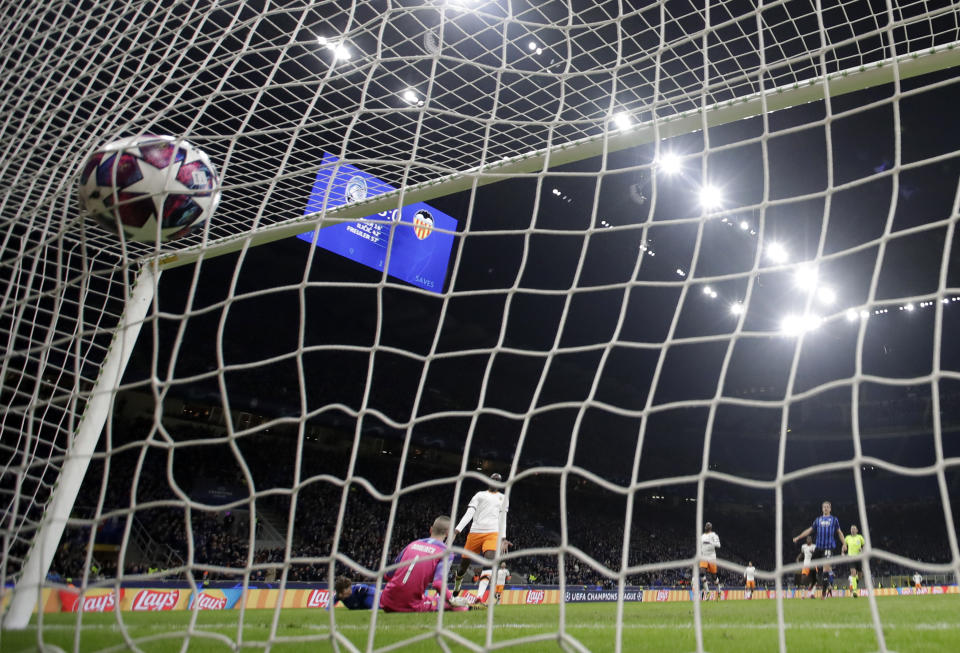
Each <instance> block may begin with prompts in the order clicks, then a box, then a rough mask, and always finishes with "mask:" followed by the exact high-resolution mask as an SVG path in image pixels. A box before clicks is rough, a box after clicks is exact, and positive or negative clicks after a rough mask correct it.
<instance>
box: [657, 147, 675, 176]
mask: <svg viewBox="0 0 960 653" xmlns="http://www.w3.org/2000/svg"><path fill="white" fill-rule="evenodd" d="M657 168H659V169H660V171H661V172H663V173H664V174H667V175H675V174H677V173H678V172H680V168H681V162H680V157H679V156H677V155H676V154H674V153H673V152H664V153H662V154H661V155H660V156H659V157H657Z"/></svg>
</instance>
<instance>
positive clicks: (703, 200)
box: [700, 185, 723, 210]
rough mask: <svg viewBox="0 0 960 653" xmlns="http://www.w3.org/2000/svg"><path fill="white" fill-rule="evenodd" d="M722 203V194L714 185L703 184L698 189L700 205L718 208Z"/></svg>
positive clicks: (707, 207)
mask: <svg viewBox="0 0 960 653" xmlns="http://www.w3.org/2000/svg"><path fill="white" fill-rule="evenodd" d="M722 203H723V194H722V193H721V192H720V189H719V188H717V187H716V186H709V185H708V186H704V187H703V188H701V189H700V206H702V207H703V208H705V209H707V210H710V209H715V208H718V207H719V206H720V205H721V204H722Z"/></svg>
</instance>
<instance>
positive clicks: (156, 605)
mask: <svg viewBox="0 0 960 653" xmlns="http://www.w3.org/2000/svg"><path fill="white" fill-rule="evenodd" d="M179 599H180V591H179V590H170V591H166V590H140V591H139V592H138V593H137V596H136V597H135V598H134V599H133V605H132V606H131V608H130V609H131V610H133V611H134V612H158V611H160V610H173V608H174V606H176V605H177V601H178V600H179Z"/></svg>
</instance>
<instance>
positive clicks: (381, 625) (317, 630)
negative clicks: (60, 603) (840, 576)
mask: <svg viewBox="0 0 960 653" xmlns="http://www.w3.org/2000/svg"><path fill="white" fill-rule="evenodd" d="M877 605H878V608H879V611H880V616H881V619H882V621H883V626H884V637H885V639H886V647H887V649H888V650H890V651H896V652H897V653H908V652H909V653H927V652H930V653H932V652H934V651H937V652H940V651H943V652H952V651H960V595H944V596H923V597H881V598H879V599H878V600H877ZM120 616H121V617H122V620H123V627H122V628H121V627H120V625H119V622H118V615H117V614H85V615H83V622H82V627H81V629H80V633H79V639H78V640H77V645H78V649H79V650H81V651H93V650H102V649H111V650H126V649H128V648H130V647H136V648H138V649H140V650H143V651H149V652H154V651H157V652H159V651H182V650H189V651H232V650H249V651H258V650H264V649H266V648H269V650H270V651H276V652H278V653H280V652H292V651H333V650H335V649H334V645H333V643H332V642H331V639H330V634H331V628H330V621H329V619H330V617H329V614H328V613H326V612H324V611H320V610H284V611H282V612H281V613H280V615H279V619H278V621H277V623H276V628H275V631H273V632H272V628H273V621H274V612H273V611H272V610H248V611H246V612H245V613H244V615H243V627H242V628H240V625H239V623H240V622H239V617H240V612H239V611H236V610H231V611H229V612H203V613H199V614H198V615H197V617H196V622H195V623H194V624H193V626H191V625H190V620H191V614H190V613H186V612H179V613H177V612H174V613H171V612H154V613H123V614H122V615H120ZM335 617H336V624H337V633H338V637H343V638H345V639H346V640H348V641H349V642H350V643H352V645H353V646H355V647H356V648H358V649H360V650H367V649H368V646H369V634H370V620H371V613H370V612H360V611H357V612H350V611H347V610H337V611H336V612H335ZM702 617H703V647H704V650H705V651H710V652H711V653H724V652H730V653H734V652H736V653H749V652H751V651H756V652H761V651H763V652H768V651H777V650H778V646H779V644H778V628H777V613H776V602H775V601H769V600H757V601H726V602H721V603H709V604H704V605H703V606H702ZM489 619H492V620H493V624H494V627H493V629H492V631H490V632H491V633H492V635H491V641H490V642H488V641H487V633H488V628H487V624H488V620H489ZM76 620H77V615H75V614H54V615H46V616H45V617H44V623H43V629H42V633H43V641H44V643H45V644H46V645H54V646H57V647H59V648H62V649H63V650H65V651H70V650H73V649H74V643H75V640H74V637H75V625H76ZM616 621H617V608H616V604H597V603H594V604H574V605H567V606H566V608H565V610H564V622H565V625H566V626H565V629H564V632H565V634H566V636H567V638H568V639H567V640H566V641H565V642H564V643H561V642H560V641H559V640H558V638H557V632H558V630H559V624H560V606H556V605H552V606H506V605H505V606H498V607H497V608H496V610H495V612H494V614H492V615H491V614H490V613H488V612H487V611H485V610H473V611H471V612H468V613H462V612H460V613H445V614H444V615H443V626H444V628H445V631H444V632H443V633H438V627H437V626H438V621H437V615H436V614H432V615H431V614H384V613H382V612H381V613H378V614H377V624H376V629H375V631H374V636H373V642H372V644H373V647H374V648H383V647H390V650H398V651H404V652H410V653H413V652H419V651H444V650H450V651H469V650H480V649H483V648H484V647H491V648H492V647H496V648H498V649H501V650H502V649H504V648H505V649H506V650H509V651H530V652H534V651H537V652H539V651H564V650H583V649H589V650H591V651H613V650H615V642H616ZM784 621H785V623H786V630H785V638H786V645H787V650H789V651H802V652H803V653H814V652H820V651H843V652H844V653H858V652H868V651H877V650H879V648H880V646H879V642H878V641H877V637H876V634H875V631H874V627H873V621H872V619H871V616H870V607H869V603H868V601H867V600H866V599H863V598H861V599H851V598H836V599H829V600H826V601H822V600H817V599H814V600H796V599H793V600H789V601H785V602H784ZM124 631H125V632H126V635H127V637H128V639H125V638H124ZM529 637H539V638H540V639H539V641H534V642H527V643H525V644H513V643H512V642H516V640H519V639H522V638H529ZM622 637H623V639H622V646H621V650H622V651H625V652H633V651H651V652H657V653H661V652H663V653H670V652H674V651H676V652H680V651H694V650H696V639H695V631H694V628H693V605H692V604H690V603H653V604H650V603H648V604H626V605H625V606H624V619H623V634H622ZM441 640H442V643H441ZM271 642H272V643H271ZM38 644H39V642H38V637H37V627H36V625H35V623H34V624H31V626H30V628H28V629H27V630H25V631H16V632H14V631H3V632H2V633H0V649H2V650H3V651H4V652H5V653H18V652H20V651H36V650H38V649H39V648H40V647H39V645H38ZM184 644H186V647H184ZM268 644H269V646H268ZM491 645H492V646H491ZM52 650H56V649H52ZM336 650H340V651H344V650H352V649H351V648H350V647H344V646H338V647H337V649H336Z"/></svg>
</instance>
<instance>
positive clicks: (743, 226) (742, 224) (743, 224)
mask: <svg viewBox="0 0 960 653" xmlns="http://www.w3.org/2000/svg"><path fill="white" fill-rule="evenodd" d="M749 228H750V223H749V222H747V221H746V220H741V221H740V229H742V230H743V231H746V230H747V229H749Z"/></svg>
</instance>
